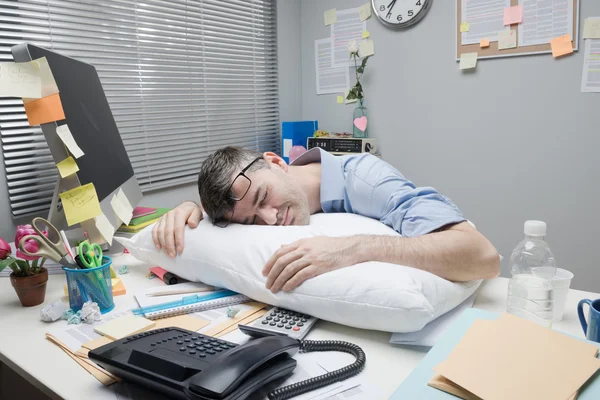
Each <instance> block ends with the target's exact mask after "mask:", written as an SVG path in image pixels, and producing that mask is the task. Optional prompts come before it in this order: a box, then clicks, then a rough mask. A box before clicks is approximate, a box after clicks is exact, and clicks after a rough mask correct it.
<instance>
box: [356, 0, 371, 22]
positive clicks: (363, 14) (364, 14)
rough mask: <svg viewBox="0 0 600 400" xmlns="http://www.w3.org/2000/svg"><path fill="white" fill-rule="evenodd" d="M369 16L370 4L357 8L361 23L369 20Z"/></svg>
mask: <svg viewBox="0 0 600 400" xmlns="http://www.w3.org/2000/svg"><path fill="white" fill-rule="evenodd" d="M370 16H371V2H368V3H365V4H363V5H362V6H360V7H358V17H359V18H360V20H361V21H365V20H367V19H369V17H370Z"/></svg>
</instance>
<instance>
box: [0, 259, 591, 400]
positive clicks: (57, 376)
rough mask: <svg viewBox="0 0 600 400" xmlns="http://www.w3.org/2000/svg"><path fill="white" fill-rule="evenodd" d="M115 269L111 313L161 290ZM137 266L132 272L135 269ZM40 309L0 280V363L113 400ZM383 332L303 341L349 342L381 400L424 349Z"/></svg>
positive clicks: (57, 286)
mask: <svg viewBox="0 0 600 400" xmlns="http://www.w3.org/2000/svg"><path fill="white" fill-rule="evenodd" d="M114 262H115V265H122V264H126V265H128V266H129V267H130V271H131V272H130V273H129V274H127V275H123V276H121V278H122V279H123V282H124V283H125V286H126V287H127V294H126V295H124V296H118V297H115V304H116V308H115V309H116V310H124V309H127V308H131V307H134V306H137V304H136V302H135V300H134V298H133V293H134V292H135V291H136V290H138V289H139V288H142V287H147V286H159V285H162V283H161V282H160V281H158V280H157V279H154V280H148V279H146V278H145V275H146V274H147V273H148V267H147V266H144V265H143V264H141V263H139V262H138V261H136V260H134V259H133V258H132V257H131V256H129V255H124V256H120V257H117V258H115V260H114ZM136 266H137V267H136ZM64 282H65V278H64V276H63V275H54V276H50V279H49V281H48V288H47V291H46V302H51V301H55V300H57V299H58V298H60V297H62V296H63V285H64ZM507 283H508V280H507V279H506V278H497V279H494V280H492V281H488V282H485V283H484V284H483V286H482V288H481V289H480V290H479V293H478V296H477V300H476V301H475V307H477V308H481V309H484V310H489V311H497V312H503V311H505V310H506V293H507ZM599 297H600V294H594V293H589V292H582V291H579V290H571V291H570V293H569V297H568V300H567V305H566V307H565V314H564V318H563V320H562V321H561V322H558V323H555V324H554V328H555V329H557V330H560V331H563V332H566V333H569V334H571V335H575V336H578V337H583V332H582V329H581V326H580V325H579V320H578V318H577V312H576V306H577V303H578V302H579V300H581V299H584V298H590V299H596V298H599ZM40 308H41V306H38V307H30V308H24V307H21V304H20V303H19V300H18V299H17V295H16V293H15V292H14V290H13V288H12V287H11V285H10V281H9V280H8V279H6V278H2V279H0V361H2V362H3V363H5V364H6V365H8V366H9V367H10V368H12V369H13V370H15V371H16V372H17V373H19V374H20V375H22V376H23V377H24V378H25V379H27V380H28V381H29V382H31V383H32V384H33V385H35V386H36V387H38V388H39V389H40V390H42V391H43V392H44V393H46V394H47V395H48V396H49V397H51V398H56V399H67V400H70V399H73V400H78V399H90V400H92V399H110V400H114V399H115V397H114V395H113V394H112V391H111V390H110V389H107V388H105V387H104V386H102V384H101V383H100V382H98V381H97V380H96V379H95V378H94V377H93V376H91V375H90V374H88V373H87V372H86V371H85V370H84V369H83V368H81V367H80V366H79V365H77V364H76V363H75V362H74V361H73V360H72V359H71V358H69V357H68V356H67V355H66V354H64V352H63V351H62V350H61V349H59V348H58V346H56V345H54V344H52V343H51V342H49V341H47V340H46V339H45V338H44V334H45V333H46V331H47V330H48V329H50V328H54V327H56V326H57V325H58V324H66V321H62V320H60V321H57V322H54V323H51V324H49V323H44V322H42V321H41V320H40V319H39V310H40ZM389 338H390V334H389V333H385V332H376V331H366V330H360V329H355V328H349V327H346V326H342V325H338V324H334V323H330V322H325V321H319V322H318V323H317V325H316V326H315V328H314V329H313V330H312V331H311V333H310V334H309V335H308V339H317V340H318V339H336V340H346V341H349V342H352V343H355V344H357V345H359V346H360V347H362V348H363V350H364V351H365V353H366V355H367V364H366V368H365V370H364V371H363V372H362V374H364V375H366V378H367V381H368V382H370V383H372V384H373V385H375V386H376V387H378V388H380V389H381V390H382V392H383V393H384V394H385V396H386V398H387V397H388V396H390V395H391V394H392V393H393V392H394V391H395V390H396V388H397V387H398V385H400V383H401V382H402V381H403V380H404V379H405V378H406V377H407V376H408V375H409V374H410V373H411V371H412V370H413V368H414V367H415V366H416V365H417V364H418V363H419V361H421V359H422V358H423V357H424V356H425V354H426V352H427V350H428V349H427V348H417V347H411V346H391V345H390V344H389V343H388V341H389Z"/></svg>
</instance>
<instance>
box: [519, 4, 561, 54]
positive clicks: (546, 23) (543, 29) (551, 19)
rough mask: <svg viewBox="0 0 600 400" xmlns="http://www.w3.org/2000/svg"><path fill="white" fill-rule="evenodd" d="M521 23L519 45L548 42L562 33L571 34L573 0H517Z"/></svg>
mask: <svg viewBox="0 0 600 400" xmlns="http://www.w3.org/2000/svg"><path fill="white" fill-rule="evenodd" d="M519 4H520V5H522V6H523V23H522V24H520V25H519V46H533V45H537V44H548V43H550V40H552V39H554V38H555V37H558V36H562V35H566V34H569V35H572V34H573V0H553V1H547V0H519Z"/></svg>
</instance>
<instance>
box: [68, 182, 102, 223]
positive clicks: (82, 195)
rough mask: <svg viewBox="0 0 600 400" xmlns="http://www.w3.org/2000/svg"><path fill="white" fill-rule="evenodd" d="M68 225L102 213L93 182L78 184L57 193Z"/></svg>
mask: <svg viewBox="0 0 600 400" xmlns="http://www.w3.org/2000/svg"><path fill="white" fill-rule="evenodd" d="M59 196H60V199H61V200H62V205H63V208H64V210H65V216H66V217H67V224H68V225H69V226H72V225H75V224H78V223H80V222H83V221H87V220H89V219H92V218H94V217H97V216H98V215H100V214H102V210H101V209H100V202H99V201H98V194H97V193H96V188H95V187H94V184H93V183H88V184H87V185H83V186H79V187H77V188H75V189H71V190H68V191H66V192H63V193H60V194H59Z"/></svg>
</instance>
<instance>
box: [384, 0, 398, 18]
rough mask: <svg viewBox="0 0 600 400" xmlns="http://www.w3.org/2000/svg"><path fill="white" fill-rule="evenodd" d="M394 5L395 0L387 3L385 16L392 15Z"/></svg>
mask: <svg viewBox="0 0 600 400" xmlns="http://www.w3.org/2000/svg"><path fill="white" fill-rule="evenodd" d="M395 5H396V0H392V2H391V3H390V4H388V6H387V8H388V13H387V15H386V18H389V17H391V16H392V8H394V6H395Z"/></svg>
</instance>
